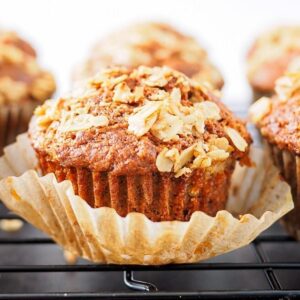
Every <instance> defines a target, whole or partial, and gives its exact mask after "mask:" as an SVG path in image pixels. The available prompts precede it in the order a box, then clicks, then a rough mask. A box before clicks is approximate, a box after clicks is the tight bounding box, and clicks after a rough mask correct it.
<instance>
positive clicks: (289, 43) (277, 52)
mask: <svg viewBox="0 0 300 300" xmlns="http://www.w3.org/2000/svg"><path fill="white" fill-rule="evenodd" d="M299 67H300V26H282V27H277V28H275V29H273V30H270V31H267V32H265V33H263V34H262V35H261V36H259V37H258V38H257V40H256V41H255V42H254V44H253V46H252V47H251V49H250V51H249V53H248V56H247V76H248V80H249V83H250V85H251V87H252V89H253V93H254V100H256V99H258V98H260V97H261V96H270V95H271V94H272V93H273V90H274V87H275V81H276V80H277V79H278V78H279V77H280V76H283V75H284V73H285V72H286V71H294V70H295V68H299Z"/></svg>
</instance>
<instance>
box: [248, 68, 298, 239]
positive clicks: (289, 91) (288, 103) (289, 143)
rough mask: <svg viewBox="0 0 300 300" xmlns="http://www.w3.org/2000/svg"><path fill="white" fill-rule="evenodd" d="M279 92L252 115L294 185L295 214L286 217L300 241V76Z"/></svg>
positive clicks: (282, 83) (281, 84) (289, 78)
mask: <svg viewBox="0 0 300 300" xmlns="http://www.w3.org/2000/svg"><path fill="white" fill-rule="evenodd" d="M275 91H276V95H274V96H273V97H272V98H267V97H263V98H261V99H260V100H258V101H257V102H256V103H255V104H253V106H252V107H251V110H250V113H251V118H252V120H253V121H254V122H255V123H256V125H257V127H258V128H259V129H260V132H261V134H262V136H263V137H264V138H265V140H266V141H267V143H268V148H269V151H270V153H271V155H272V157H273V158H274V161H275V163H276V164H277V166H278V167H279V168H280V169H281V172H282V175H283V176H284V178H285V179H286V181H287V182H288V183H289V184H290V185H291V188H292V194H293V198H294V202H295V210H294V211H292V212H291V213H289V214H288V215H287V216H286V217H285V222H286V225H287V227H288V229H289V231H290V232H292V234H293V235H294V236H296V237H297V238H298V239H300V222H299V218H300V72H297V73H289V74H287V75H286V76H284V77H281V78H280V79H278V80H277V82H276V88H275Z"/></svg>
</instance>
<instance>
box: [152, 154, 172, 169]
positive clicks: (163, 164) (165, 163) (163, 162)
mask: <svg viewBox="0 0 300 300" xmlns="http://www.w3.org/2000/svg"><path fill="white" fill-rule="evenodd" d="M167 152H168V149H167V148H164V149H163V150H162V151H161V152H160V153H159V154H158V156H157V158H156V166H157V169H158V170H159V171H160V172H171V170H172V168H173V162H172V160H171V159H170V158H168V157H166V153H167Z"/></svg>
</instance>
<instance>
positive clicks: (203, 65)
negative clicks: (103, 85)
mask: <svg viewBox="0 0 300 300" xmlns="http://www.w3.org/2000/svg"><path fill="white" fill-rule="evenodd" d="M140 65H146V66H150V67H154V66H164V65H165V66H168V67H171V68H173V69H176V70H178V71H180V72H182V73H184V74H186V75H187V76H188V77H192V78H194V79H196V80H204V81H208V82H210V83H211V84H212V85H213V87H215V88H218V89H220V88H222V86H223V79H222V76H221V74H220V73H219V71H218V70H217V69H216V68H215V67H214V66H213V65H212V63H211V62H210V61H209V58H208V56H207V53H206V51H205V50H203V49H202V48H201V47H200V45H199V44H198V43H197V42H196V41H195V40H194V39H193V38H191V37H189V36H186V35H183V34H182V33H180V32H178V31H176V30H175V29H174V28H172V27H170V26H168V25H166V24H159V23H141V24H136V25H133V26H130V27H128V28H125V29H123V30H122V31H120V32H116V33H113V34H111V35H110V36H108V37H107V38H105V39H104V40H102V41H100V42H99V43H98V44H97V45H96V46H95V47H94V49H93V51H92V52H91V54H90V57H89V58H88V60H87V61H86V62H85V63H84V64H83V65H82V66H81V67H80V68H79V69H78V70H77V72H76V73H75V80H76V81H78V80H82V79H85V78H88V77H90V76H93V75H95V74H96V73H97V72H98V71H100V70H101V69H103V68H105V67H107V66H126V67H130V68H136V67H138V66H140Z"/></svg>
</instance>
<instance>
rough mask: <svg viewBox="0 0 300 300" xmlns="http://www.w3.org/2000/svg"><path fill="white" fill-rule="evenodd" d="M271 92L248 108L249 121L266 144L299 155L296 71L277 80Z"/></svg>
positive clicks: (299, 109) (299, 84)
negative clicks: (259, 132) (250, 117)
mask: <svg viewBox="0 0 300 300" xmlns="http://www.w3.org/2000/svg"><path fill="white" fill-rule="evenodd" d="M275 91H276V95H274V96H273V97H272V98H267V97H263V98H261V99H260V100H258V102H257V103H255V104H254V105H253V106H252V108H251V115H252V120H253V121H254V122H255V123H256V124H257V126H258V127H259V128H260V131H261V134H262V135H263V136H264V137H265V138H266V139H267V140H268V142H269V143H271V144H275V145H276V146H277V147H278V148H279V149H285V150H289V151H291V152H293V153H294V154H297V155H300V72H298V73H289V74H288V75H287V76H284V77H282V78H280V79H278V80H277V82H276V88H275Z"/></svg>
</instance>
